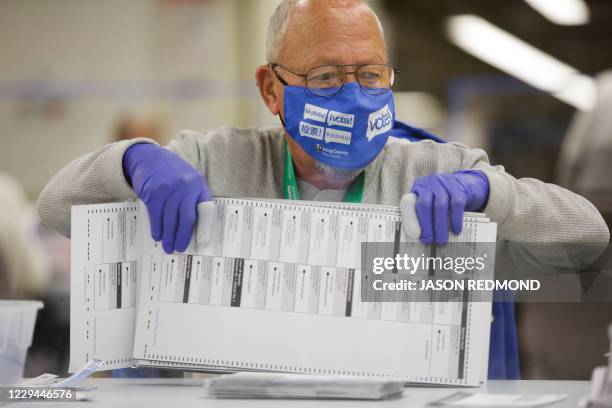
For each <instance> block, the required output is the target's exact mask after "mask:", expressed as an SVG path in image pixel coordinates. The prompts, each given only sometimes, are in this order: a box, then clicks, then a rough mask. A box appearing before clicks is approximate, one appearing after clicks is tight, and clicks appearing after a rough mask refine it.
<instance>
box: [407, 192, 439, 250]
mask: <svg viewBox="0 0 612 408" xmlns="http://www.w3.org/2000/svg"><path fill="white" fill-rule="evenodd" d="M412 192H413V193H415V194H416V195H417V199H416V204H415V206H414V208H415V210H416V214H417V218H418V219H419V225H420V226H421V242H422V243H424V244H431V243H433V242H434V231H433V219H434V218H433V200H434V196H433V193H432V192H431V190H430V189H429V188H427V187H423V186H415V187H413V188H412Z"/></svg>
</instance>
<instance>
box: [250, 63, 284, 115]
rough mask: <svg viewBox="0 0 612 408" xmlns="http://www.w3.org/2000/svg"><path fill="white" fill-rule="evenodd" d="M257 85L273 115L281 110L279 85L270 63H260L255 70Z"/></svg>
mask: <svg viewBox="0 0 612 408" xmlns="http://www.w3.org/2000/svg"><path fill="white" fill-rule="evenodd" d="M255 79H256V80H257V87H258V88H259V93H260V95H261V98H262V99H263V101H264V103H265V104H266V106H267V107H268V109H269V110H270V112H272V114H273V115H276V114H278V112H279V111H280V104H281V101H280V100H279V94H278V87H277V86H276V84H275V82H276V81H275V80H274V73H273V72H272V69H271V68H270V66H269V65H260V66H259V67H257V70H256V71H255Z"/></svg>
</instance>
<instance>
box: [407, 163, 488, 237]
mask: <svg viewBox="0 0 612 408" xmlns="http://www.w3.org/2000/svg"><path fill="white" fill-rule="evenodd" d="M411 192H412V193H414V194H416V196H417V197H416V204H415V210H416V215H417V218H418V220H419V225H420V227H421V237H420V240H421V242H422V243H424V244H433V243H436V244H446V243H447V242H448V231H449V220H450V230H451V231H452V232H453V233H454V234H455V235H459V234H460V233H461V229H462V227H463V213H464V212H465V211H482V210H483V209H484V207H485V206H486V204H487V201H488V198H489V181H488V179H487V177H486V176H485V174H484V173H483V172H481V171H478V170H460V171H457V172H455V173H452V174H442V173H436V174H430V175H428V176H423V177H420V178H418V179H417V180H416V181H415V182H414V184H413V185H412V189H411ZM402 212H405V210H404V208H402ZM402 215H403V216H406V215H405V214H402Z"/></svg>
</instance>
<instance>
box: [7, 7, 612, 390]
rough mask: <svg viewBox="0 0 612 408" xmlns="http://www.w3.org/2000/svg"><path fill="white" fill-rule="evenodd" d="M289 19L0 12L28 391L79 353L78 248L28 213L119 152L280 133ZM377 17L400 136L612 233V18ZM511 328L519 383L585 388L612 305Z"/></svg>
mask: <svg viewBox="0 0 612 408" xmlns="http://www.w3.org/2000/svg"><path fill="white" fill-rule="evenodd" d="M278 3H279V1H278V0H130V1H123V0H105V1H95V0H49V1H46V0H0V208H2V211H0V213H1V214H0V298H7V297H18V298H36V299H42V300H44V302H45V309H44V310H43V311H42V313H39V318H38V322H37V328H36V333H35V339H34V345H33V347H32V349H31V351H30V355H29V360H28V365H27V371H26V376H35V375H38V374H40V373H43V372H52V373H57V374H65V373H66V370H67V366H68V346H69V344H68V341H69V285H70V271H69V263H70V244H69V241H68V240H66V239H65V238H62V237H60V236H58V235H57V234H55V233H53V232H51V231H49V230H47V229H45V228H44V227H43V226H41V225H40V223H39V221H38V219H37V217H36V215H35V212H34V210H33V208H32V207H31V203H34V202H35V200H36V198H37V196H38V194H39V193H40V191H41V190H42V188H43V187H44V185H45V184H46V182H47V181H48V180H49V178H50V177H51V176H52V175H53V174H54V173H55V172H57V171H58V170H59V169H60V168H61V167H62V166H63V165H65V164H66V163H67V162H69V161H70V160H72V159H74V158H76V157H78V156H80V155H82V154H84V153H87V152H89V151H91V150H94V149H96V148H98V147H99V146H101V145H103V144H106V143H109V142H112V141H114V140H118V139H121V138H131V137H136V136H145V137H152V138H155V139H157V140H158V141H160V142H161V143H164V144H165V143H167V142H168V141H169V140H170V139H172V138H173V137H174V136H176V135H177V134H178V132H179V131H180V130H182V129H192V130H206V129H210V128H214V127H217V126H221V125H234V126H242V127H247V126H261V125H269V124H276V123H277V121H276V118H275V117H273V116H271V115H270V114H269V112H268V111H267V109H266V108H265V106H264V105H263V103H261V101H260V99H259V94H258V91H257V88H256V86H255V79H254V71H255V68H256V67H257V66H258V65H260V64H262V63H265V62H266V61H265V57H264V44H265V34H266V28H267V23H268V19H269V17H270V16H271V15H272V13H273V11H274V9H275V7H276V6H277V5H278ZM370 4H371V5H372V7H373V8H374V9H375V10H376V11H377V13H378V14H379V16H380V18H381V20H382V22H383V25H384V26H385V30H386V36H387V38H388V43H389V47H390V49H389V51H390V56H391V62H392V64H393V65H394V66H395V67H396V68H398V69H399V70H400V74H399V76H398V78H397V81H396V86H395V92H396V96H395V98H396V113H397V117H398V119H400V120H403V121H406V122H409V123H411V124H414V125H415V126H418V127H423V128H426V129H428V130H430V131H432V132H435V133H437V134H438V135H440V136H441V137H443V138H445V139H446V140H451V141H459V142H462V143H465V144H467V145H469V146H472V147H482V148H484V149H486V150H487V152H488V153H489V155H490V158H491V161H492V162H493V163H495V164H503V165H504V166H505V167H506V170H507V171H508V172H510V173H511V174H513V175H514V176H516V177H535V178H538V179H541V180H544V181H547V182H554V183H558V184H562V185H563V186H565V187H567V188H570V189H572V190H573V191H576V192H578V193H580V194H583V195H585V196H587V197H588V198H589V199H591V200H592V201H593V202H594V203H595V205H596V206H597V207H598V208H599V209H600V211H601V212H602V214H603V215H604V217H605V218H606V220H607V221H608V224H609V225H610V220H611V219H612V217H611V214H612V118H611V116H612V115H610V114H612V74H607V73H606V70H607V69H609V68H612V1H609V0H587V1H583V0H555V1H551V0H512V1H503V0H403V1H395V0H373V1H370ZM550 6H552V8H550ZM2 272H3V273H2ZM517 312H518V326H519V337H520V338H519V348H520V353H521V363H522V370H521V371H522V377H523V378H525V379H587V378H588V377H589V376H590V372H591V369H592V368H593V367H594V366H596V365H600V364H602V363H603V362H604V358H603V353H605V352H606V351H607V349H608V346H609V342H608V340H607V330H606V325H607V323H609V322H612V305H609V304H591V305H588V304H587V305H584V304H519V305H517Z"/></svg>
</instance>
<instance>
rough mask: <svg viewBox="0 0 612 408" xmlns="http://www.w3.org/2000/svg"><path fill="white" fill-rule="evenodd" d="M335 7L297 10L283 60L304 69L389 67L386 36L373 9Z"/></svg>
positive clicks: (355, 5)
mask: <svg viewBox="0 0 612 408" xmlns="http://www.w3.org/2000/svg"><path fill="white" fill-rule="evenodd" d="M309 3H313V2H309ZM335 3H336V2H333V1H332V2H330V3H320V2H317V4H316V7H315V6H312V5H311V6H304V5H302V7H296V9H295V10H294V11H293V13H292V15H291V18H290V21H289V26H288V29H287V32H286V35H285V38H284V44H283V47H282V48H283V52H282V53H281V54H282V56H283V60H284V61H285V62H287V63H289V62H291V63H292V64H293V65H294V67H295V68H302V69H307V68H312V67H313V66H318V65H326V64H355V65H361V64H371V63H385V62H386V49H385V44H384V40H383V37H382V32H381V29H380V27H379V23H378V20H377V19H376V17H375V15H374V13H373V12H372V11H371V9H369V7H367V6H364V5H363V4H361V3H359V2H343V3H342V4H343V5H344V7H333V5H334V4H335ZM348 3H350V4H348Z"/></svg>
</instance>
